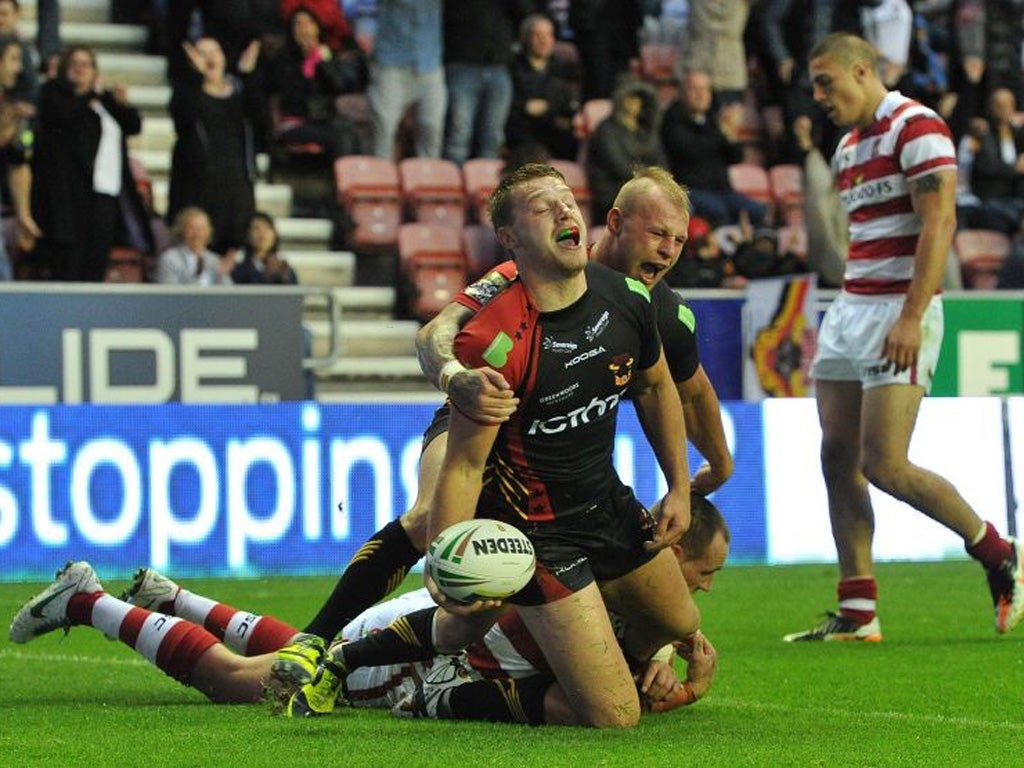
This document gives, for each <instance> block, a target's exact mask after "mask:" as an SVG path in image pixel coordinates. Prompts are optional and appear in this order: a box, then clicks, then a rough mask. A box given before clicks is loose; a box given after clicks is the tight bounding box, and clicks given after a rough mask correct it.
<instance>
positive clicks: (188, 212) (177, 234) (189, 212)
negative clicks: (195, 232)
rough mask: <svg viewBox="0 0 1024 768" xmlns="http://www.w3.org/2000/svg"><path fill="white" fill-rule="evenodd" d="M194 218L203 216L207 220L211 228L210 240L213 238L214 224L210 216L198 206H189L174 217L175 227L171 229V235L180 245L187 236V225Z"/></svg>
mask: <svg viewBox="0 0 1024 768" xmlns="http://www.w3.org/2000/svg"><path fill="white" fill-rule="evenodd" d="M193 216H202V217H203V218H204V219H206V223H207V225H208V226H209V227H210V238H211V240H212V238H213V222H212V221H210V214H208V213H207V212H206V211H204V210H203V209H202V208H200V207H199V206H198V205H188V206H186V207H184V208H182V209H181V210H180V211H178V214H177V215H176V216H175V217H174V226H173V227H171V233H172V234H173V235H174V239H175V240H177V241H178V242H179V243H180V242H181V241H182V238H183V237H184V234H185V223H186V222H187V221H188V220H189V219H191V218H192V217H193Z"/></svg>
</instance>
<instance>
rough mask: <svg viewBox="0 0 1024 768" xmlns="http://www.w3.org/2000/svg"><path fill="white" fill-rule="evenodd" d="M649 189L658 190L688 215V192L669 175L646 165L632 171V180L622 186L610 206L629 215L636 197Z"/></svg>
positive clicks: (654, 166) (659, 168)
mask: <svg viewBox="0 0 1024 768" xmlns="http://www.w3.org/2000/svg"><path fill="white" fill-rule="evenodd" d="M651 187H657V188H658V189H660V190H661V191H662V193H663V194H664V195H665V197H667V198H668V200H669V202H670V203H672V204H673V205H674V206H676V207H678V208H682V209H683V211H684V212H685V213H686V215H687V216H689V215H690V193H689V191H688V190H687V189H686V187H685V186H683V185H682V184H680V183H679V182H678V181H676V180H675V178H673V176H672V174H671V173H669V172H668V171H666V170H665V169H664V168H661V167H660V166H657V165H648V166H646V167H644V168H637V169H636V170H634V171H633V178H631V179H630V180H629V181H627V182H626V183H625V184H623V185H622V187H621V188H620V189H619V193H618V194H617V195H616V196H615V202H614V203H612V205H613V206H614V207H615V208H618V209H619V210H620V211H622V213H623V214H629V213H631V212H632V209H633V206H634V205H636V200H637V198H638V196H639V195H642V194H643V193H644V192H647V191H649V190H650V188H651Z"/></svg>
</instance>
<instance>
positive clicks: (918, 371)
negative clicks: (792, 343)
mask: <svg viewBox="0 0 1024 768" xmlns="http://www.w3.org/2000/svg"><path fill="white" fill-rule="evenodd" d="M903 298H904V297H903V295H902V294H898V295H892V296H861V295H858V294H851V293H846V292H845V291H844V292H841V293H840V294H839V295H838V296H836V298H835V300H834V301H833V302H832V304H831V306H829V308H828V310H826V312H825V317H824V319H823V320H822V321H821V328H820V329H819V330H818V349H817V352H816V353H815V355H814V362H813V363H812V364H811V376H812V377H813V378H815V379H821V380H825V381H859V382H860V383H861V384H862V385H863V387H864V388H865V389H868V388H870V387H881V386H884V385H886V384H916V385H918V386H922V387H924V391H925V394H927V393H928V392H929V391H930V390H931V387H932V379H933V378H934V376H935V367H936V366H937V365H938V363H939V349H940V348H941V347H942V332H943V315H942V297H941V296H938V295H936V296H933V297H932V300H931V301H930V302H929V304H928V307H927V308H926V309H925V312H924V317H922V318H921V349H920V351H919V352H918V356H917V366H916V367H915V368H909V369H907V370H905V371H903V372H902V373H894V372H893V369H892V366H891V365H887V364H886V361H885V360H884V359H882V349H883V347H884V345H885V337H886V335H887V334H888V333H889V329H890V328H892V326H893V325H894V324H895V323H896V320H897V319H898V318H899V316H900V311H901V310H902V309H903Z"/></svg>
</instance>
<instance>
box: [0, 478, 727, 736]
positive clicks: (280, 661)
mask: <svg viewBox="0 0 1024 768" xmlns="http://www.w3.org/2000/svg"><path fill="white" fill-rule="evenodd" d="M691 514H692V521H691V524H690V529H689V530H688V531H687V533H686V534H685V535H684V537H683V539H682V540H681V541H680V543H679V544H678V545H676V546H675V547H673V551H674V554H675V556H676V560H677V562H678V563H679V568H680V570H681V571H682V574H683V577H684V579H685V581H686V584H687V587H688V589H689V590H690V591H691V592H698V591H700V592H710V591H711V587H712V582H713V580H714V577H715V574H716V573H717V572H718V571H719V570H720V569H721V568H722V566H723V565H724V564H725V560H726V558H727V556H728V552H729V538H730V536H729V529H728V526H727V525H726V523H725V520H724V519H723V517H722V515H721V513H720V512H719V511H718V510H717V509H716V508H715V506H714V505H713V504H712V503H711V502H709V501H707V500H705V499H703V498H700V497H694V499H693V500H692V503H691ZM126 598H127V600H120V599H118V598H115V597H113V596H112V595H109V594H107V593H106V592H104V591H103V587H102V585H101V583H100V581H99V579H98V578H97V577H96V574H95V573H94V571H93V569H92V567H91V566H89V564H88V563H81V562H80V563H70V564H68V565H67V566H65V567H64V568H63V569H62V570H61V571H60V572H59V573H58V574H57V578H56V580H55V581H54V583H53V584H51V585H50V586H49V587H48V588H47V589H46V590H44V591H43V592H41V593H40V594H39V595H37V596H36V597H34V598H32V599H31V600H29V601H28V602H27V603H26V604H25V606H24V607H23V608H22V609H21V610H20V611H19V612H18V613H17V615H16V616H15V617H14V621H13V622H12V623H11V628H10V636H11V640H12V641H14V642H16V643H25V642H28V641H29V640H32V639H33V638H35V637H38V636H40V635H43V634H46V633H48V632H52V631H53V630H56V629H64V630H67V629H69V628H70V627H72V626H91V627H95V628H96V629H99V630H100V631H102V632H103V633H104V634H106V635H107V636H108V637H111V638H113V639H118V640H120V641H121V642H123V643H124V644H126V645H128V646H129V647H130V648H133V649H134V650H135V651H137V652H138V653H139V654H141V655H142V656H144V657H145V658H146V659H147V660H148V661H149V662H151V663H152V664H154V665H155V666H156V667H158V668H159V669H161V670H163V671H164V672H165V673H166V674H167V675H169V676H171V677H173V678H174V679H176V680H178V681H179V682H181V683H183V684H185V685H189V686H192V687H194V688H196V689H197V690H199V691H200V692H202V693H203V694H205V695H206V696H207V698H209V699H210V700H211V701H213V702H214V703H253V702H258V701H261V700H263V698H264V695H265V692H266V690H267V688H268V687H271V688H272V687H274V686H282V687H285V688H293V687H295V686H296V685H300V684H303V683H305V682H308V681H309V679H310V677H311V675H312V674H313V672H314V671H315V670H316V667H317V665H318V664H319V662H320V661H321V657H322V656H323V653H324V643H323V641H322V640H321V639H320V638H318V637H316V636H313V635H308V634H305V633H300V632H299V631H298V630H297V629H295V628H294V627H292V626H289V625H287V624H285V623H283V622H281V621H279V620H278V619H275V618H274V617H272V616H260V615H258V614H254V613H249V612H247V611H241V610H238V609H236V608H233V607H231V606H229V605H225V604H224V603H218V602H216V601H214V600H211V599H209V598H206V597H203V596H201V595H197V594H195V593H193V592H189V591H188V590H186V589H183V588H182V587H180V586H179V585H177V584H175V583H174V582H173V581H171V580H170V579H168V578H166V577H164V576H162V575H160V574H158V573H156V572H155V571H153V570H150V569H142V570H140V571H139V572H138V573H137V574H136V577H135V581H134V583H133V584H132V587H131V589H130V590H129V592H128V594H127V595H126ZM431 604H432V600H431V598H430V596H429V594H428V593H427V591H426V590H425V589H420V590H416V591H415V592H410V593H406V594H404V595H402V596H400V597H398V598H395V599H393V600H389V601H387V602H385V603H381V604H379V605H377V606H374V607H372V608H370V609H368V610H366V611H364V612H363V613H362V614H360V615H359V616H358V617H357V618H356V619H355V620H354V621H353V622H351V623H350V624H349V625H348V626H346V627H345V629H344V630H343V632H342V635H341V636H342V638H344V639H346V640H353V639H356V638H358V637H361V636H363V635H365V634H368V633H372V632H374V631H377V630H380V629H383V628H384V627H386V626H388V625H389V624H390V623H391V621H393V620H394V619H395V618H397V617H400V616H402V615H404V614H406V613H408V612H409V611H411V610H416V609H417V608H422V607H425V606H429V605H431ZM685 652H686V650H685V649H684V653H685ZM467 659H468V662H469V664H470V666H471V668H472V669H473V670H474V673H475V675H478V676H480V677H484V678H486V679H487V680H489V681H491V682H488V683H487V685H489V686H492V687H493V690H494V692H495V694H498V693H500V692H501V691H502V690H504V689H506V688H508V687H510V685H511V684H509V683H508V682H507V681H508V680H512V679H522V678H525V677H530V676H533V675H537V674H545V673H547V666H546V664H544V663H543V658H542V657H541V656H540V655H539V654H538V652H537V650H536V645H535V644H534V643H533V642H532V639H531V638H530V637H529V634H528V633H526V632H525V631H524V630H523V628H522V624H521V623H520V622H518V620H517V619H516V617H515V614H514V612H509V613H508V614H506V616H505V617H503V619H502V620H501V622H500V623H499V624H496V625H495V626H494V627H493V628H492V629H491V630H490V632H488V634H487V636H486V637H485V638H484V641H483V642H482V643H480V644H478V645H476V646H474V647H472V648H470V649H469V651H468V654H467ZM687 662H688V667H687V675H686V679H685V680H679V678H678V677H677V676H676V673H675V669H674V666H673V665H672V664H671V663H670V659H668V658H666V657H665V656H660V657H659V660H657V661H654V662H652V663H650V664H649V665H647V667H646V668H645V669H643V670H642V673H640V674H638V678H637V683H638V685H639V686H640V687H641V690H642V691H643V693H644V697H645V705H646V706H647V707H649V708H650V709H651V710H652V711H667V710H668V709H673V708H675V707H677V706H680V705H681V704H688V703H691V702H692V701H693V700H696V699H699V698H701V697H702V696H703V695H704V694H705V693H706V692H707V690H708V688H709V687H710V685H711V683H712V680H713V677H714V672H715V652H714V649H713V648H712V647H711V645H710V643H708V642H707V641H706V639H704V638H702V637H698V638H697V641H696V648H695V649H694V650H693V652H692V654H690V655H689V657H688V658H687ZM449 665H450V662H449V660H448V657H446V656H440V657H438V658H437V659H435V660H434V661H433V662H430V663H418V664H415V665H393V666H388V667H366V668H363V669H360V670H357V671H355V672H353V673H352V674H351V675H349V677H348V679H347V688H346V691H345V695H346V697H347V699H348V701H349V702H350V703H351V704H352V706H355V707H394V706H396V705H397V704H399V702H400V701H402V700H403V699H405V698H406V697H414V696H415V694H416V693H417V692H418V691H419V690H420V686H419V683H420V680H421V679H422V678H424V677H427V676H428V672H430V671H431V670H438V669H445V668H447V667H448V666H449ZM435 687H436V686H435ZM512 687H513V688H514V686H512ZM445 688H446V687H445V686H442V687H441V688H440V689H438V690H431V687H430V685H427V686H425V687H424V690H423V691H422V694H421V697H420V700H421V701H424V702H425V701H427V700H429V701H430V706H429V707H424V709H425V710H426V711H427V712H428V713H429V714H430V715H432V716H441V717H458V716H459V714H460V709H459V707H460V700H459V698H460V697H459V694H452V693H444V689H445ZM453 696H454V700H452V697H453ZM414 703H415V702H414ZM438 705H440V708H439V706H438ZM410 707H411V705H410V703H409V702H406V704H405V709H404V710H402V712H403V713H408V712H409V710H410ZM501 714H502V713H501V712H496V715H495V719H511V718H510V717H507V716H506V717H501V716H500V715H501Z"/></svg>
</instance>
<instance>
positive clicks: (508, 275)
mask: <svg viewBox="0 0 1024 768" xmlns="http://www.w3.org/2000/svg"><path fill="white" fill-rule="evenodd" d="M518 279H519V270H518V269H517V268H516V263H515V262H514V261H511V260H509V261H503V262H502V263H501V264H498V265H497V266H496V267H494V268H493V269H490V270H488V271H487V274H485V275H484V276H483V277H481V278H480V279H479V280H477V281H475V282H473V283H470V284H469V285H467V286H466V287H465V288H463V289H462V290H461V291H459V292H458V293H457V294H456V295H455V299H454V301H456V302H457V303H459V304H461V305H462V306H464V307H466V308H467V309H471V310H472V311H473V312H479V311H480V309H481V308H482V307H484V306H485V305H486V304H487V303H488V302H490V300H491V299H493V298H494V297H495V296H497V295H498V294H499V293H501V292H502V291H503V290H505V289H506V288H508V287H509V286H510V285H511V284H512V283H513V282H515V281H516V280H518Z"/></svg>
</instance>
